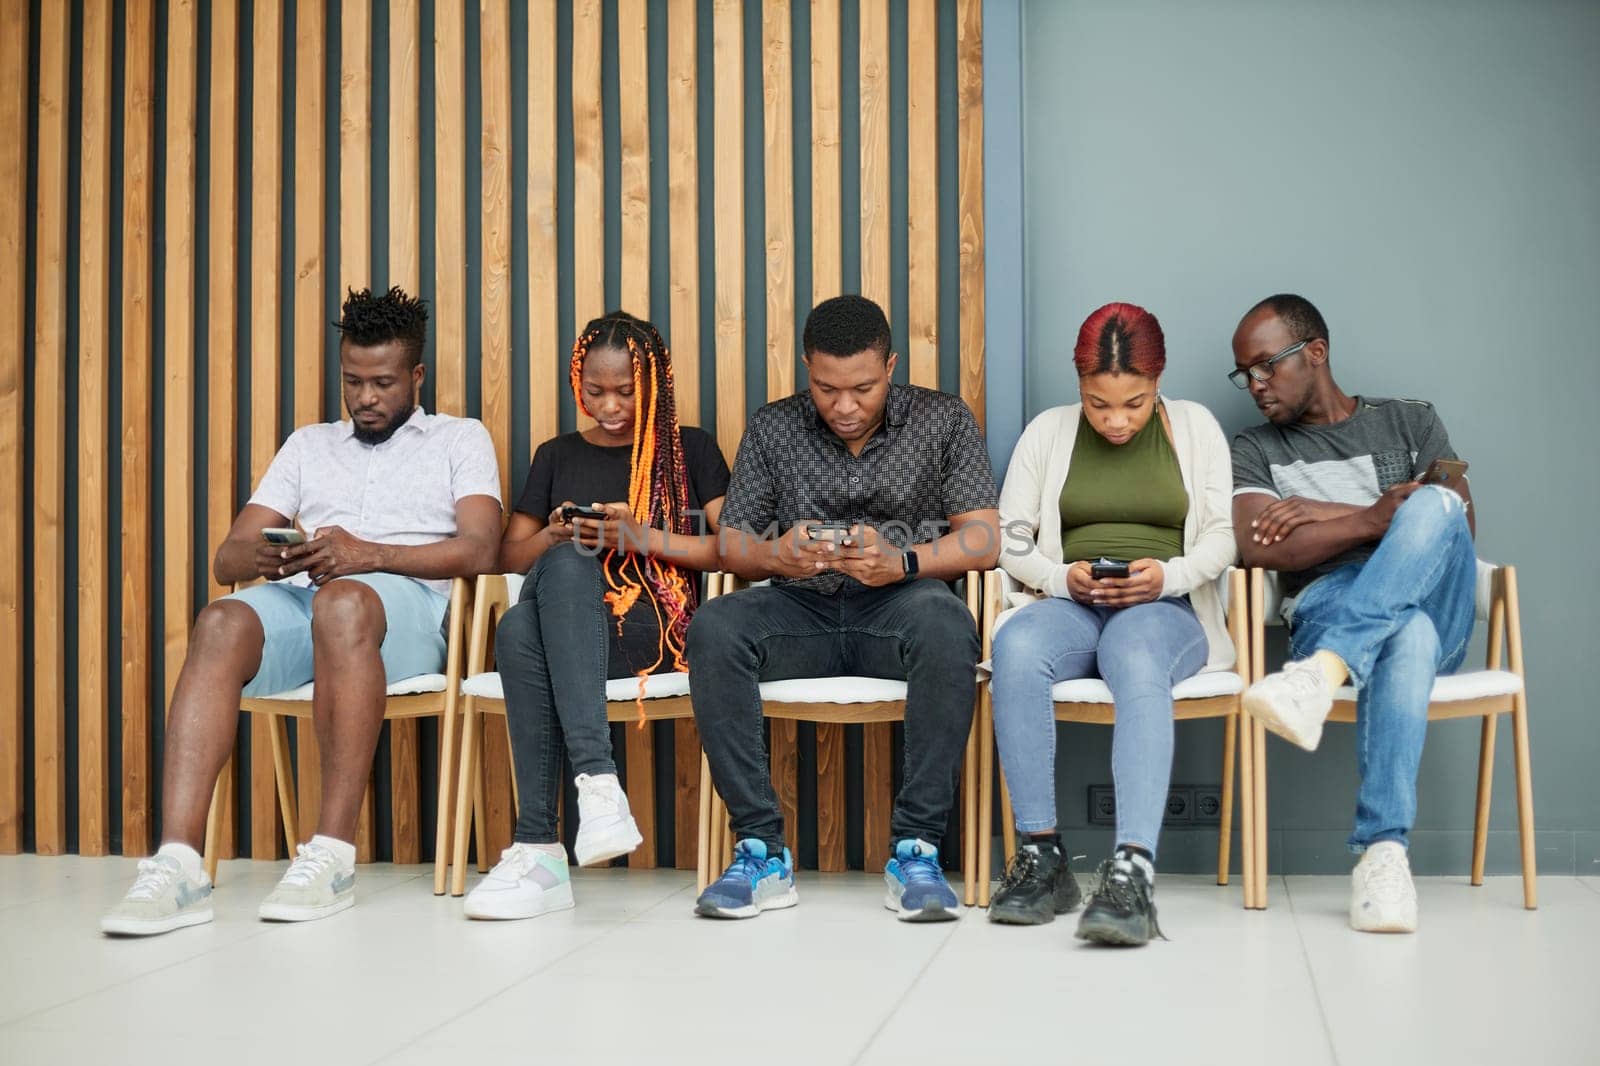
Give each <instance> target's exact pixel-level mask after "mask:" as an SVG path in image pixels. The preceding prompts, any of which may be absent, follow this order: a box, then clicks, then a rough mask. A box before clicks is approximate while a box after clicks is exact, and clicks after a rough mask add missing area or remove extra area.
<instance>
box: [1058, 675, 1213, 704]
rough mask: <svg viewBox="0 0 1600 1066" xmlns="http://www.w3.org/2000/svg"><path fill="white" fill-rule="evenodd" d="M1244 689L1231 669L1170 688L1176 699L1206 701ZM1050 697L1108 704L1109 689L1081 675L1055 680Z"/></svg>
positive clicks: (1099, 681) (1188, 679)
mask: <svg viewBox="0 0 1600 1066" xmlns="http://www.w3.org/2000/svg"><path fill="white" fill-rule="evenodd" d="M1243 691H1244V678H1242V677H1240V676H1239V675H1238V674H1236V673H1234V672H1233V671H1232V670H1213V671H1211V672H1210V673H1204V674H1196V675H1195V676H1194V677H1191V678H1186V679H1185V680H1183V681H1180V682H1178V683H1177V684H1176V685H1174V686H1173V688H1172V698H1173V699H1175V700H1205V699H1211V698H1212V697H1214V696H1235V695H1238V694H1239V693H1241V692H1243ZM1050 698H1051V699H1052V700H1054V701H1055V702H1056V703H1111V702H1113V700H1112V698H1111V690H1110V689H1109V688H1107V687H1106V683H1105V682H1104V681H1102V680H1100V679H1099V678H1098V677H1082V678H1077V679H1076V680H1073V681H1058V682H1056V683H1055V684H1054V685H1053V686H1051V688H1050Z"/></svg>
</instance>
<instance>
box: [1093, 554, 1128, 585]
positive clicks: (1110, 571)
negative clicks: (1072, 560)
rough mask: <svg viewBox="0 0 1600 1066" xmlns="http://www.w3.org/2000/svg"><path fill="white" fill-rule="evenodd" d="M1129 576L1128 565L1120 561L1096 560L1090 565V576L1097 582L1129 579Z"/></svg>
mask: <svg viewBox="0 0 1600 1066" xmlns="http://www.w3.org/2000/svg"><path fill="white" fill-rule="evenodd" d="M1128 574H1129V571H1128V564H1127V563H1125V562H1123V561H1121V560H1120V559H1096V560H1095V561H1094V562H1092V563H1090V564H1089V576H1090V577H1092V578H1094V579H1095V580H1096V581H1103V580H1105V579H1106V578H1108V577H1127V576H1128Z"/></svg>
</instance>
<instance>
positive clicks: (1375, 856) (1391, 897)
mask: <svg viewBox="0 0 1600 1066" xmlns="http://www.w3.org/2000/svg"><path fill="white" fill-rule="evenodd" d="M1350 928H1352V929H1354V930H1356V932H1358V933H1415V932H1416V931H1417V887H1416V885H1414V884H1412V883H1411V862H1410V860H1409V859H1408V858H1407V857H1406V849H1405V848H1403V847H1401V846H1400V845H1399V844H1398V843H1396V842H1395V841H1393V840H1384V841H1380V842H1379V843H1377V844H1374V845H1372V847H1370V848H1368V849H1367V850H1366V852H1365V853H1364V854H1363V855H1362V856H1361V861H1360V862H1358V863H1356V868H1355V869H1354V870H1352V871H1350Z"/></svg>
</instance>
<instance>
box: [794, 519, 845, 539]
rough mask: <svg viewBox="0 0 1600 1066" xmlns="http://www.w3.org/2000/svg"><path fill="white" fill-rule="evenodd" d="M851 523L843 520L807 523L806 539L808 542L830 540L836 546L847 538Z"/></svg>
mask: <svg viewBox="0 0 1600 1066" xmlns="http://www.w3.org/2000/svg"><path fill="white" fill-rule="evenodd" d="M852 525H854V523H852V522H848V521H845V520H843V519H829V520H828V521H826V522H807V523H806V537H807V539H809V540H830V541H833V542H834V543H835V544H837V543H838V542H839V541H841V540H843V539H844V538H845V537H847V536H849V534H850V528H851V526H852Z"/></svg>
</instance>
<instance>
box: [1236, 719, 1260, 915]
mask: <svg viewBox="0 0 1600 1066" xmlns="http://www.w3.org/2000/svg"><path fill="white" fill-rule="evenodd" d="M1253 726H1254V724H1253V722H1252V721H1251V719H1249V718H1246V717H1244V714H1243V712H1242V711H1241V712H1240V717H1239V883H1240V884H1241V885H1242V886H1243V890H1244V908H1245V910H1254V909H1255V906H1256V800H1255V795H1256V790H1255V774H1256V761H1255V747H1256V746H1255V729H1254V727H1253Z"/></svg>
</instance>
